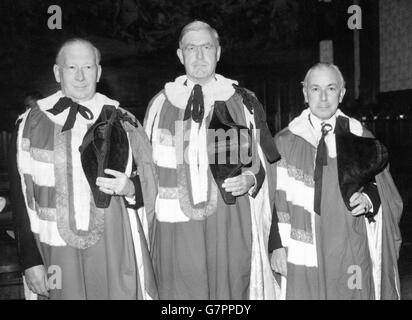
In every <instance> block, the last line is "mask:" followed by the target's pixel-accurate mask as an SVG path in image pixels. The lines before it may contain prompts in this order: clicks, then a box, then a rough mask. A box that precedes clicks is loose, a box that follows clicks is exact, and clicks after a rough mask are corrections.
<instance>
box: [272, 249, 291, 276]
mask: <svg viewBox="0 0 412 320" xmlns="http://www.w3.org/2000/svg"><path fill="white" fill-rule="evenodd" d="M270 266H271V267H272V269H273V271H275V272H277V273H280V274H281V275H282V276H285V277H286V275H287V272H288V259H287V255H286V249H285V248H279V249H276V250H273V252H272V255H271V257H270Z"/></svg>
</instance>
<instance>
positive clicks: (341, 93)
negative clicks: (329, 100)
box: [339, 88, 346, 103]
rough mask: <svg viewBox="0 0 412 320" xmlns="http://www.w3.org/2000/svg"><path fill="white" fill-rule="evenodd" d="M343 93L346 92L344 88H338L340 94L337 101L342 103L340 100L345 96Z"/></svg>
mask: <svg viewBox="0 0 412 320" xmlns="http://www.w3.org/2000/svg"><path fill="white" fill-rule="evenodd" d="M345 93H346V89H345V88H342V89H341V90H340V94H339V103H342V100H343V97H344V96H345Z"/></svg>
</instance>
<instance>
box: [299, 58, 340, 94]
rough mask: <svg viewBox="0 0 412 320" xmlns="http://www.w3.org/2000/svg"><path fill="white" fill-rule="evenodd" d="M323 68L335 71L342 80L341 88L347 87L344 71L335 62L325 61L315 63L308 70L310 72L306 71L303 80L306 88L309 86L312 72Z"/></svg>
mask: <svg viewBox="0 0 412 320" xmlns="http://www.w3.org/2000/svg"><path fill="white" fill-rule="evenodd" d="M321 69H331V70H332V71H333V72H335V73H336V75H337V77H338V79H339V82H340V88H341V89H343V88H345V85H346V83H345V79H344V78H343V75H342V72H341V71H340V69H339V67H338V66H337V65H335V64H333V63H325V62H319V63H317V64H315V65H314V66H312V67H311V68H310V69H309V70H308V72H306V75H305V78H304V79H303V81H302V82H301V83H302V85H303V87H304V88H307V86H308V80H309V77H310V75H311V74H312V72H313V71H315V70H321Z"/></svg>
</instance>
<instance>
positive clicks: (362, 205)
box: [349, 192, 372, 217]
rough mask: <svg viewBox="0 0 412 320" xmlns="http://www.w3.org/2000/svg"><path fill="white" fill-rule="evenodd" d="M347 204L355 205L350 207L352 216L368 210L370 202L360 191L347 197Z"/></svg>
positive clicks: (370, 205)
mask: <svg viewBox="0 0 412 320" xmlns="http://www.w3.org/2000/svg"><path fill="white" fill-rule="evenodd" d="M349 205H350V206H351V207H355V206H356V207H355V208H354V209H352V211H351V213H352V216H354V217H357V216H360V215H362V214H365V213H367V212H369V210H370V209H371V207H372V204H371V203H370V202H369V200H368V197H367V196H366V195H364V194H363V193H360V192H355V193H354V194H353V195H352V197H350V199H349Z"/></svg>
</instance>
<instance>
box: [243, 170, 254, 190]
mask: <svg viewBox="0 0 412 320" xmlns="http://www.w3.org/2000/svg"><path fill="white" fill-rule="evenodd" d="M242 174H245V175H249V176H252V177H253V179H254V180H255V184H254V185H253V186H252V187H251V188H250V189H249V191H248V194H249V195H250V196H252V195H253V193H254V192H255V189H256V186H257V179H256V176H255V175H254V173H253V172H252V171H249V170H247V171H244V172H243V173H242Z"/></svg>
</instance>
